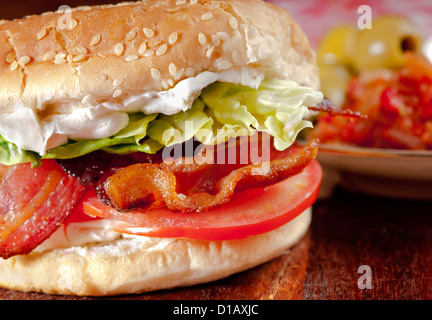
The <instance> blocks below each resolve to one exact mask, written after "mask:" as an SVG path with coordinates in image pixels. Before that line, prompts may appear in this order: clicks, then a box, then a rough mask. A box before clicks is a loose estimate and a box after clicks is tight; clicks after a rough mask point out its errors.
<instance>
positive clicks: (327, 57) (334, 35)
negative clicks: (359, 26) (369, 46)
mask: <svg viewBox="0 0 432 320" xmlns="http://www.w3.org/2000/svg"><path fill="white" fill-rule="evenodd" d="M356 38H357V32H356V30H355V29H354V28H352V27H349V26H339V27H336V28H334V29H332V30H330V31H329V32H328V33H327V34H326V36H325V37H324V38H323V39H322V41H321V42H320V44H319V46H318V51H317V60H318V63H321V64H327V65H348V64H351V61H352V56H353V53H354V46H355V42H356Z"/></svg>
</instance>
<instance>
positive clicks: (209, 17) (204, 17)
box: [201, 12, 213, 21]
mask: <svg viewBox="0 0 432 320" xmlns="http://www.w3.org/2000/svg"><path fill="white" fill-rule="evenodd" d="M211 18H213V14H211V13H210V12H207V13H204V14H203V15H202V16H201V20H203V21H207V20H210V19H211Z"/></svg>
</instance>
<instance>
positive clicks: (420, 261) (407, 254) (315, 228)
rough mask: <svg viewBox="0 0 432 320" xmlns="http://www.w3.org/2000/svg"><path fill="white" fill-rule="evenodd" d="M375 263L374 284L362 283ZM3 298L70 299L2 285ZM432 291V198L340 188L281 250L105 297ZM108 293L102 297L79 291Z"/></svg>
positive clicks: (430, 294)
mask: <svg viewBox="0 0 432 320" xmlns="http://www.w3.org/2000/svg"><path fill="white" fill-rule="evenodd" d="M361 265H367V266H369V267H370V270H371V280H372V282H371V283H372V288H371V289H359V287H358V284H357V282H358V280H359V277H361V276H363V275H364V274H363V273H360V274H359V273H357V271H358V267H359V266H361ZM0 298H1V299H15V300H16V299H38V300H48V299H49V300H67V299H77V298H75V297H68V296H49V295H44V294H38V293H20V292H14V291H9V290H0ZM430 298H432V202H414V201H402V200H394V199H393V200H390V199H380V198H375V197H370V196H364V195H355V194H350V193H348V192H346V191H343V190H341V189H337V190H336V193H335V195H334V196H333V197H332V198H330V199H327V200H319V201H318V202H317V203H316V204H315V206H314V216H313V222H312V225H311V228H310V230H309V231H308V233H307V234H306V236H305V237H304V238H303V239H302V240H301V241H300V243H299V244H298V245H297V246H295V247H294V248H293V249H292V250H290V251H289V252H287V253H286V254H284V255H282V256H281V257H279V258H277V259H275V260H273V261H271V262H268V263H266V264H264V265H261V266H259V267H256V268H254V269H252V270H249V271H246V272H243V273H240V274H237V275H234V276H231V277H229V278H227V279H224V280H221V281H217V282H214V283H210V284H203V285H199V286H195V287H191V288H182V289H175V290H171V291H159V292H154V293H150V294H141V295H128V296H119V297H107V298H103V299H142V300H166V299H170V300H177V299H182V300H231V299H235V300H243V299H248V300H255V299H257V300H258V299H264V300H270V299H272V300H273V299H274V300H288V299H297V300H300V299H301V300H328V299H331V300H338V299H344V300H353V299H356V300H358V299H375V300H377V299H387V300H393V299H408V300H411V299H430ZM79 299H86V300H90V299H101V298H91V297H87V298H79Z"/></svg>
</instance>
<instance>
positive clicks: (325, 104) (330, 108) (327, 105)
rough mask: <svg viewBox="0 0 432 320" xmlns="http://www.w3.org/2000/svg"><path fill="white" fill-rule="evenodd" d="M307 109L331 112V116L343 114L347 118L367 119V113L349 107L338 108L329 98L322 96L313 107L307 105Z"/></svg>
mask: <svg viewBox="0 0 432 320" xmlns="http://www.w3.org/2000/svg"><path fill="white" fill-rule="evenodd" d="M308 108H309V110H312V111H319V112H325V113H328V114H331V115H332V116H343V117H347V118H358V119H367V115H365V114H362V113H360V112H358V111H353V110H351V109H339V108H337V107H336V106H335V105H334V104H333V103H332V102H331V101H330V100H329V99H327V98H324V99H323V100H322V101H321V102H320V103H318V104H317V105H316V106H314V107H308Z"/></svg>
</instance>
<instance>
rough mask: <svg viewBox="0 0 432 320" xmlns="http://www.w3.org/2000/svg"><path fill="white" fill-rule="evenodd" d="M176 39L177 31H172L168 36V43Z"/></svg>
mask: <svg viewBox="0 0 432 320" xmlns="http://www.w3.org/2000/svg"><path fill="white" fill-rule="evenodd" d="M177 39H178V33H177V32H173V33H171V34H170V36H169V37H168V43H169V44H174V43H176V42H177Z"/></svg>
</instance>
